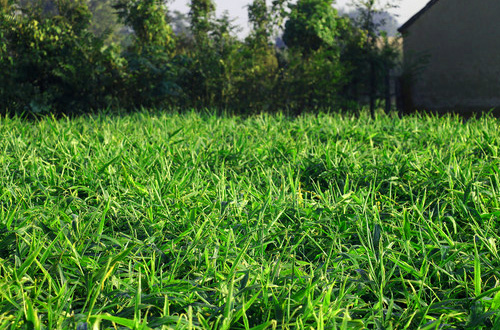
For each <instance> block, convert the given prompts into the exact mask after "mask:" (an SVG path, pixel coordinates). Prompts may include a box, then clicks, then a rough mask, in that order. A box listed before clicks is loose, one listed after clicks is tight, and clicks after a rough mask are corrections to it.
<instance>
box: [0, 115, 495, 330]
mask: <svg viewBox="0 0 500 330" xmlns="http://www.w3.org/2000/svg"><path fill="white" fill-rule="evenodd" d="M499 124H500V122H499V120H497V119H494V118H491V117H486V118H483V119H472V120H469V121H467V122H466V123H463V121H462V119H459V118H456V117H451V116H448V117H442V118H437V117H427V116H409V117H406V118H403V119H398V118H392V117H385V116H381V117H379V118H377V119H376V120H375V121H372V120H370V118H369V116H367V115H364V114H363V115H361V116H360V118H356V117H350V116H342V115H337V114H333V115H327V114H320V115H304V116H301V117H298V118H290V117H287V116H284V115H260V116H253V117H249V118H241V117H224V116H222V117H217V116H211V115H203V114H197V113H187V114H183V115H178V114H161V113H147V112H141V113H137V114H133V115H108V116H104V115H99V116H88V117H81V118H76V119H58V120H56V119H51V118H46V119H41V120H38V121H31V122H30V121H23V120H20V119H16V118H10V119H8V118H1V119H0V329H36V330H38V329H47V330H51V329H77V330H84V329H89V330H90V329H127V328H131V329H500V257H499V253H498V249H499V244H500V237H499V236H500V223H499V221H500V158H499V157H500V135H499V133H498V132H499V131H500V130H499V129H498V127H499Z"/></svg>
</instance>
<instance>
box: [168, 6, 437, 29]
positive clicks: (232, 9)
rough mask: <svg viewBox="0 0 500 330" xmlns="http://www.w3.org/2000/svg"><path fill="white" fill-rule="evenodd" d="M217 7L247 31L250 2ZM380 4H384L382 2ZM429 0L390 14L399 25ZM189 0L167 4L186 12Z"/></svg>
mask: <svg viewBox="0 0 500 330" xmlns="http://www.w3.org/2000/svg"><path fill="white" fill-rule="evenodd" d="M214 2H215V5H216V6H217V13H218V14H219V15H220V14H221V13H222V12H224V11H225V10H227V11H228V13H229V16H230V17H232V18H235V19H236V21H235V23H236V24H238V25H239V26H241V27H242V28H243V32H245V31H248V21H247V8H246V6H247V5H248V4H249V3H250V2H251V0H214ZM349 2H351V1H350V0H337V5H336V6H337V8H340V7H343V8H345V9H347V10H349V7H347V6H346V5H347V4H348V3H349ZM380 2H382V3H384V1H383V0H380ZM427 2H429V0H400V2H399V8H398V9H395V10H392V11H391V13H393V14H396V15H398V17H397V20H398V21H399V23H400V24H403V23H404V22H406V21H407V20H408V19H409V18H410V17H412V16H413V15H414V14H416V13H417V12H418V11H419V10H420V9H422V8H423V7H424V6H425V5H426V4H427ZM188 3H189V0H172V1H171V2H170V4H169V9H170V10H179V11H181V12H187V11H188V9H187V4H188Z"/></svg>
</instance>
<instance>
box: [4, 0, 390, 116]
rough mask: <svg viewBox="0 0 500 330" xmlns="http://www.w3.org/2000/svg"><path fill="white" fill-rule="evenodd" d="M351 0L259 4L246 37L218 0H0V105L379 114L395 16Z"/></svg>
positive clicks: (37, 109) (15, 108)
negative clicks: (218, 9) (185, 1)
mask: <svg viewBox="0 0 500 330" xmlns="http://www.w3.org/2000/svg"><path fill="white" fill-rule="evenodd" d="M353 2H354V4H355V5H356V11H355V12H352V13H350V14H349V15H339V14H338V12H337V11H336V10H335V9H334V8H333V5H334V1H332V0H300V1H298V2H297V3H295V4H292V3H291V2H290V1H289V0H274V1H271V2H269V1H266V0H254V1H253V2H252V3H251V4H250V5H249V7H248V17H249V21H250V23H251V26H252V29H251V31H250V33H249V35H248V36H247V37H246V38H245V39H244V40H240V39H238V37H237V36H236V32H235V31H236V29H237V27H236V26H233V24H232V21H231V18H230V17H227V16H223V17H216V15H215V5H214V2H213V1H212V0H192V1H191V2H190V12H189V14H188V16H187V17H186V16H183V15H181V14H179V13H172V12H169V11H168V7H167V5H166V3H164V2H159V1H156V0H144V1H139V0H115V1H97V0H88V1H87V0H2V1H1V2H0V72H1V73H2V79H1V81H0V101H1V103H2V112H17V113H49V112H53V113H84V112H88V111H91V110H96V109H100V108H107V107H116V108H127V109H134V108H139V107H141V106H142V107H151V106H156V107H172V106H175V107H179V108H198V109H203V108H214V109H226V110H228V109H231V111H233V112H243V113H253V112H259V111H263V110H264V111H265V110H272V109H290V110H292V111H295V112H301V111H303V110H304V109H308V110H314V109H317V108H325V107H330V108H332V107H336V108H343V109H357V108H359V107H360V105H364V104H370V105H371V108H372V110H373V109H374V108H375V101H376V100H378V99H384V97H386V96H387V95H388V93H389V91H388V89H387V87H388V85H387V80H386V76H387V74H388V72H389V71H390V70H391V69H393V68H394V67H395V65H396V63H397V57H398V49H397V47H394V46H393V45H391V44H390V42H389V41H388V39H387V38H386V37H384V36H385V35H386V34H384V33H382V32H381V31H382V30H383V29H382V25H383V24H384V23H385V22H389V23H390V22H392V23H393V21H391V20H390V16H387V14H386V13H385V12H384V11H383V10H384V9H385V7H377V6H376V5H375V1H373V0H371V1H353ZM387 17H388V18H389V19H387ZM386 25H387V24H386ZM387 26H388V25H387ZM276 40H278V43H276ZM283 42H284V43H283ZM389 103H390V102H389ZM389 103H388V105H389Z"/></svg>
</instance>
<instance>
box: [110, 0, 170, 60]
mask: <svg viewBox="0 0 500 330" xmlns="http://www.w3.org/2000/svg"><path fill="white" fill-rule="evenodd" d="M113 8H115V10H116V12H117V14H118V17H119V19H120V20H121V22H123V23H124V24H125V25H128V26H130V27H132V29H133V30H134V33H135V37H136V40H135V43H136V46H138V47H142V46H159V47H163V48H164V49H165V50H166V51H168V52H173V50H174V48H175V40H174V35H173V31H172V28H171V27H170V25H169V24H168V22H167V19H166V17H167V9H166V7H165V6H164V5H163V4H162V3H160V2H158V1H157V0H117V1H116V2H115V4H114V5H113Z"/></svg>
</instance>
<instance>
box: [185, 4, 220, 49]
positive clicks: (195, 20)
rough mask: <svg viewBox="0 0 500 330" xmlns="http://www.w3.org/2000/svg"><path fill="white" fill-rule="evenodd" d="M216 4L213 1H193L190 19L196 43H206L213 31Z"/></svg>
mask: <svg viewBox="0 0 500 330" xmlns="http://www.w3.org/2000/svg"><path fill="white" fill-rule="evenodd" d="M214 16H215V4H214V3H213V1H212V0H191V3H190V10H189V19H190V23H191V30H192V32H193V35H194V38H195V40H196V42H198V43H203V42H206V38H207V35H208V33H209V31H210V30H212V29H213V19H214Z"/></svg>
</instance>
